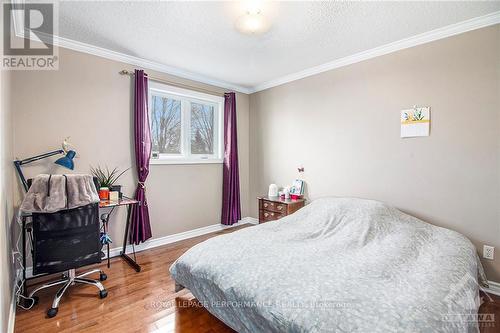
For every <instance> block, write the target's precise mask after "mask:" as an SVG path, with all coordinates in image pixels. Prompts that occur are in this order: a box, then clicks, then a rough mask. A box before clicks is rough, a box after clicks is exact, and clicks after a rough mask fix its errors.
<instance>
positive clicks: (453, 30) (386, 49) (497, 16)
mask: <svg viewBox="0 0 500 333" xmlns="http://www.w3.org/2000/svg"><path fill="white" fill-rule="evenodd" d="M499 23H500V11H497V12H493V13H490V14H487V15H484V16H479V17H476V18H473V19H470V20H466V21H462V22H458V23H455V24H451V25H448V26H445V27H442V28H439V29H435V30H431V31H428V32H424V33H422V34H419V35H415V36H413V37H409V38H405V39H401V40H399V41H396V42H392V43H389V44H386V45H382V46H378V47H375V48H373V49H370V50H367V51H362V52H359V53H355V54H353V55H350V56H347V57H344V58H340V59H337V60H333V61H330V62H327V63H325V64H322V65H319V66H315V67H311V68H308V69H305V70H302V71H300V72H296V73H293V74H289V75H285V76H283V77H280V78H277V79H274V80H270V81H267V82H264V83H262V84H259V85H257V86H254V87H253V89H251V93H255V92H259V91H262V90H266V89H269V88H273V87H276V86H280V85H282V84H285V83H288V82H292V81H296V80H300V79H303V78H306V77H308V76H312V75H316V74H319V73H323V72H326V71H329V70H332V69H335V68H339V67H344V66H348V65H351V64H354V63H357V62H361V61H365V60H368V59H372V58H375V57H379V56H382V55H385V54H389V53H393V52H396V51H400V50H404V49H407V48H410V47H414V46H417V45H421V44H425V43H429V42H433V41H436V40H439V39H443V38H446V37H451V36H454V35H458V34H461V33H464V32H467V31H471V30H476V29H480V28H484V27H488V26H491V25H495V24H499Z"/></svg>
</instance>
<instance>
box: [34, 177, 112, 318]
mask: <svg viewBox="0 0 500 333" xmlns="http://www.w3.org/2000/svg"><path fill="white" fill-rule="evenodd" d="M29 183H30V182H29ZM32 218H33V224H32V229H33V274H34V275H38V274H52V273H59V272H64V273H63V276H62V278H61V279H60V280H57V281H52V282H49V283H47V284H44V285H42V286H40V287H38V288H36V289H34V290H33V291H32V292H31V293H30V294H29V297H30V298H32V299H33V300H34V302H35V304H36V303H38V297H37V296H34V295H35V293H37V292H38V291H40V290H42V289H46V288H50V287H53V286H56V285H62V287H61V288H60V289H59V290H58V292H57V293H56V295H55V297H54V301H53V302H52V307H51V308H50V309H49V310H48V311H47V316H48V317H49V318H52V317H54V316H55V315H57V311H58V306H59V302H60V300H61V298H62V296H63V294H64V293H65V292H66V290H67V289H68V288H69V286H71V285H74V284H76V283H81V284H89V285H93V286H95V287H97V288H98V289H99V296H100V298H105V297H106V296H107V295H108V292H107V291H106V289H105V288H104V287H103V285H102V284H101V282H100V281H104V280H106V279H107V276H106V274H105V273H104V272H103V271H102V270H100V269H93V270H91V271H87V272H84V273H81V274H79V275H76V273H75V269H76V268H79V267H82V266H86V265H91V264H95V263H100V262H101V243H100V241H99V232H100V222H99V204H98V203H92V204H89V205H86V206H83V207H78V208H74V209H68V210H63V211H59V212H56V213H33V214H32ZM93 273H99V280H100V281H98V280H92V279H88V278H86V276H88V275H90V274H93Z"/></svg>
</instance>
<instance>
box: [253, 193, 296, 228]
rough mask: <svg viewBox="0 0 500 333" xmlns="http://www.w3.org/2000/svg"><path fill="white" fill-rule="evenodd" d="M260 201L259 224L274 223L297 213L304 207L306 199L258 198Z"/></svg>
mask: <svg viewBox="0 0 500 333" xmlns="http://www.w3.org/2000/svg"><path fill="white" fill-rule="evenodd" d="M257 199H258V200H259V223H264V222H269V221H274V220H277V219H280V218H282V217H284V216H287V215H290V214H293V213H295V212H296V211H297V210H299V209H300V208H302V207H304V205H305V200H304V199H297V200H292V199H281V198H280V197H267V196H263V197H257Z"/></svg>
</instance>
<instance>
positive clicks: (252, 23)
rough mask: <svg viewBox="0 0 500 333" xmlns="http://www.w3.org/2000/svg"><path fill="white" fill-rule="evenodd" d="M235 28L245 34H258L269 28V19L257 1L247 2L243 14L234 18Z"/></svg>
mask: <svg viewBox="0 0 500 333" xmlns="http://www.w3.org/2000/svg"><path fill="white" fill-rule="evenodd" d="M235 26H236V29H237V30H238V31H239V32H241V33H244V34H247V35H259V34H263V33H265V32H267V31H268V30H269V28H270V24H269V21H268V20H267V18H266V17H265V16H264V14H262V10H261V9H260V6H258V2H248V3H247V6H246V10H245V14H244V15H242V16H240V17H239V18H238V19H237V20H236V24H235Z"/></svg>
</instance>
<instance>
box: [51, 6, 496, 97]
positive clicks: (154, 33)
mask: <svg viewBox="0 0 500 333" xmlns="http://www.w3.org/2000/svg"><path fill="white" fill-rule="evenodd" d="M243 10H244V6H243V5H242V3H241V2H87V1H85V2H79V1H68V2H60V4H59V18H60V23H59V35H60V36H61V37H65V38H69V39H72V40H76V41H79V42H83V43H88V44H91V45H95V46H99V47H102V48H106V49H110V50H113V51H117V52H121V53H125V54H127V55H132V56H136V57H140V58H144V59H147V60H151V61H155V62H158V63H161V64H164V65H168V66H172V67H175V68H178V69H181V70H186V71H189V72H191V73H197V74H200V75H203V76H205V77H210V78H214V79H217V80H221V81H225V82H228V83H230V84H234V85H239V86H243V87H248V88H251V87H255V86H257V85H260V84H262V83H264V82H266V81H269V80H273V79H276V78H279V77H282V76H285V75H288V74H292V73H295V72H298V71H301V70H304V69H307V68H310V67H313V66H317V65H320V64H323V63H326V62H329V61H333V60H335V59H339V58H342V57H345V56H349V55H352V54H354V53H357V52H361V51H365V50H368V49H371V48H374V47H377V46H381V45H384V44H387V43H390V42H394V41H397V40H400V39H403V38H407V37H411V36H414V35H417V34H420V33H424V32H427V31H430V30H433V29H437V28H440V27H443V26H446V25H450V24H453V23H457V22H460V21H464V20H467V19H471V18H474V17H478V16H482V15H485V14H488V13H491V12H494V11H499V10H500V1H491V2H462V1H461V2H265V3H264V4H263V13H264V14H266V15H267V16H268V17H269V19H270V20H271V23H272V26H271V29H270V30H269V32H267V33H266V34H264V35H261V36H251V35H250V36H249V35H243V34H240V33H239V32H237V31H236V30H235V28H234V22H235V20H236V18H237V17H238V16H240V15H241V14H242V12H243Z"/></svg>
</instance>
